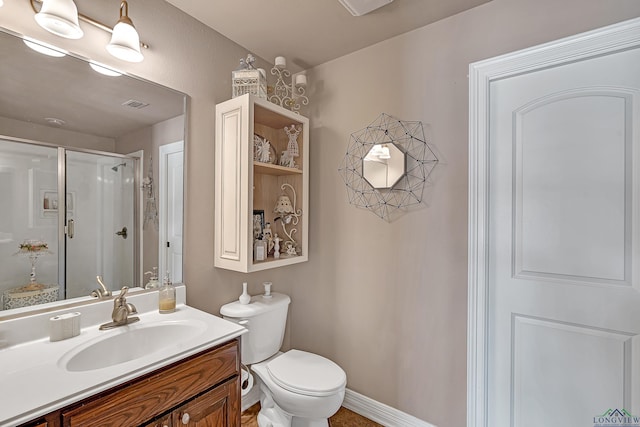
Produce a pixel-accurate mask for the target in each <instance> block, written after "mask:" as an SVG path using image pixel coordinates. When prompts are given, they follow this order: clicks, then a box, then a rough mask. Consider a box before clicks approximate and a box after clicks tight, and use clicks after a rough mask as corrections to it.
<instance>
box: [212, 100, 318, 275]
mask: <svg viewBox="0 0 640 427" xmlns="http://www.w3.org/2000/svg"><path fill="white" fill-rule="evenodd" d="M291 125H295V126H296V127H298V128H301V132H300V134H299V135H298V137H297V142H298V147H299V157H297V158H296V166H297V167H294V168H291V167H286V166H280V165H278V164H271V163H261V162H258V161H256V160H254V134H256V135H259V136H260V137H262V138H266V139H267V140H268V141H269V142H270V143H271V145H272V146H273V148H274V149H275V153H276V157H277V158H278V159H279V158H280V156H281V154H282V152H283V151H284V150H286V149H287V144H288V142H289V137H288V136H287V134H286V132H285V131H284V128H285V126H291ZM308 153H309V119H307V118H306V117H303V116H300V115H298V114H295V113H292V112H291V111H289V110H286V109H284V108H282V107H280V106H278V105H276V104H273V103H271V102H268V101H266V100H264V99H261V98H257V97H255V96H253V95H250V94H247V95H243V96H239V97H237V98H233V99H230V100H228V101H225V102H223V103H220V104H218V105H216V140H215V156H216V158H215V237H214V239H215V266H216V267H219V268H224V269H228V270H234V271H240V272H244V273H249V272H253V271H259V270H265V269H270V268H275V267H281V266H285V265H291V264H297V263H300V262H304V261H307V260H308V234H309V220H308V214H309V155H308ZM285 183H286V184H289V185H291V186H292V187H293V188H294V189H295V192H296V202H295V206H294V208H295V209H296V210H301V216H300V218H299V222H298V224H297V226H296V227H295V228H296V232H295V233H293V234H292V236H293V237H294V239H295V240H296V242H297V244H298V245H297V247H298V249H299V253H298V255H296V256H287V255H286V253H285V251H284V248H281V256H280V258H278V259H275V258H274V257H273V253H272V251H271V252H270V253H269V255H268V257H267V259H266V260H265V261H254V256H253V255H254V254H253V247H254V235H253V214H254V211H264V220H265V223H266V222H269V223H270V224H271V229H272V231H273V233H274V235H275V233H278V235H279V237H281V238H286V236H285V235H284V233H283V229H282V223H281V221H280V220H278V219H277V217H278V215H277V214H275V213H274V207H275V206H276V202H277V200H278V197H279V196H280V195H281V194H283V193H285V194H287V195H288V196H289V197H290V199H291V202H292V203H293V202H294V200H293V197H292V193H291V192H290V191H289V190H285V191H283V190H282V189H281V186H282V185H283V184H285Z"/></svg>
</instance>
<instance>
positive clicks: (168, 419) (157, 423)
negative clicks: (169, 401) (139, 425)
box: [144, 413, 173, 427]
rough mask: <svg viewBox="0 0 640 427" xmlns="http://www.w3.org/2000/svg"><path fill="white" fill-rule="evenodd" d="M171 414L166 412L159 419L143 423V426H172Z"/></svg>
mask: <svg viewBox="0 0 640 427" xmlns="http://www.w3.org/2000/svg"><path fill="white" fill-rule="evenodd" d="M172 415H173V414H172V413H171V414H168V415H166V416H164V417H163V418H161V419H159V420H155V421H152V422H150V423H149V424H145V425H144V427H173V416H172Z"/></svg>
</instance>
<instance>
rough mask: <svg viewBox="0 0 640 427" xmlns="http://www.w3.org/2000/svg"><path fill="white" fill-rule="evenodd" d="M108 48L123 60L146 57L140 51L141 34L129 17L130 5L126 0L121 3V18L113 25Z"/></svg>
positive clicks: (130, 60) (134, 60) (137, 60)
mask: <svg viewBox="0 0 640 427" xmlns="http://www.w3.org/2000/svg"><path fill="white" fill-rule="evenodd" d="M107 50H108V51H109V53H110V54H111V55H113V56H115V57H116V58H118V59H122V60H123V61H129V62H140V61H142V60H143V59H144V56H142V52H140V36H138V32H137V31H136V28H135V27H134V26H133V22H132V21H131V19H130V18H129V5H128V4H127V2H126V1H124V0H123V1H122V3H120V19H119V20H118V23H117V24H116V25H115V27H113V32H112V34H111V42H109V44H108V45H107Z"/></svg>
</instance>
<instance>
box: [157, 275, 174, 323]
mask: <svg viewBox="0 0 640 427" xmlns="http://www.w3.org/2000/svg"><path fill="white" fill-rule="evenodd" d="M158 298H159V300H158V311H159V312H160V313H162V314H165V313H173V312H174V311H176V288H174V287H173V283H171V276H170V275H169V272H168V271H167V274H166V275H165V276H164V280H163V283H162V287H161V288H160V291H159V295H158Z"/></svg>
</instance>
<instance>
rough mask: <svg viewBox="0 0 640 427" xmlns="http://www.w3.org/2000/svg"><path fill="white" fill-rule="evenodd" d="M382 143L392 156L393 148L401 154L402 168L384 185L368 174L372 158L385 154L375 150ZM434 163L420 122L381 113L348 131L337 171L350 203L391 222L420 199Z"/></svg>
mask: <svg viewBox="0 0 640 427" xmlns="http://www.w3.org/2000/svg"><path fill="white" fill-rule="evenodd" d="M382 147H391V152H390V153H391V158H392V159H393V156H394V154H393V153H394V151H396V150H397V152H398V153H401V154H400V155H404V159H403V160H404V171H403V172H402V173H400V174H398V175H397V176H393V178H392V180H393V181H394V182H393V183H391V184H390V185H389V186H388V187H385V185H383V184H377V182H380V181H379V178H377V177H374V176H373V175H371V173H372V172H371V170H372V168H371V165H372V163H371V161H372V160H373V158H375V157H378V158H380V159H384V158H385V157H386V156H387V154H386V153H385V154H384V155H383V156H382V157H380V155H379V154H378V153H380V149H381V148H382ZM387 151H388V150H387ZM386 158H387V159H388V158H389V157H386ZM375 160H377V159H375ZM378 163H380V162H379V161H378ZM437 163H438V158H437V157H436V155H435V154H434V153H433V151H432V150H431V148H429V146H428V145H427V142H426V141H425V137H424V129H423V127H422V122H419V121H405V120H398V119H396V118H394V117H392V116H390V115H388V114H385V113H382V114H381V115H380V116H379V117H378V118H377V119H376V120H374V121H373V122H372V123H371V124H370V125H369V126H367V127H366V128H364V129H361V130H359V131H357V132H354V133H352V134H351V138H350V140H349V145H348V148H347V153H346V154H345V156H344V158H343V160H342V163H341V165H340V168H339V169H338V172H340V175H341V176H342V179H343V180H344V183H345V185H346V187H347V196H348V199H349V203H350V204H352V205H355V206H356V207H359V208H364V209H368V210H370V211H371V212H373V213H374V214H376V215H377V216H379V217H380V218H382V219H384V220H385V221H387V222H391V221H392V220H393V219H395V218H397V217H398V215H399V214H401V213H402V212H404V211H405V210H407V208H408V207H410V206H412V205H417V204H419V203H421V202H422V193H423V190H424V187H425V183H426V181H427V178H428V177H429V175H430V174H431V172H432V171H433V169H434V168H435V166H436V164H437ZM372 182H373V184H372Z"/></svg>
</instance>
